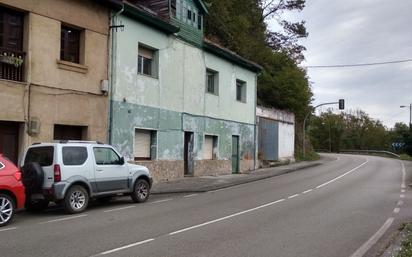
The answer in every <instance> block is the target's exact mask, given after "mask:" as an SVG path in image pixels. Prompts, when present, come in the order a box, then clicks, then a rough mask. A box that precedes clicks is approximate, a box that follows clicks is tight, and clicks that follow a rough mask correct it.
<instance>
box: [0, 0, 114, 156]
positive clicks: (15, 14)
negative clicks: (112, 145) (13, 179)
mask: <svg viewBox="0 0 412 257" xmlns="http://www.w3.org/2000/svg"><path fill="white" fill-rule="evenodd" d="M109 17H110V16H109V9H108V8H107V7H105V6H102V5H100V4H97V3H95V2H94V1H89V0H31V1H27V0H0V103H1V104H0V152H2V153H4V154H5V155H6V156H7V157H9V158H10V159H11V160H13V161H14V162H17V160H18V159H19V156H20V155H21V153H22V151H23V149H24V148H25V147H26V146H28V145H30V144H32V143H34V142H40V141H52V140H60V139H79V140H80V139H81V140H101V141H106V138H107V119H108V118H107V117H108V98H107V96H106V93H105V92H106V91H107V90H106V89H107V84H108V83H107V76H108V70H107V69H108V68H107V67H108V61H107V60H108V32H109Z"/></svg>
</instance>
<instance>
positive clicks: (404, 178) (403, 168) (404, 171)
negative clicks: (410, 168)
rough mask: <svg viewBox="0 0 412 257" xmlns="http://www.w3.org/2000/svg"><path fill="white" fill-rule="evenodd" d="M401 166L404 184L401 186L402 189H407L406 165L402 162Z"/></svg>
mask: <svg viewBox="0 0 412 257" xmlns="http://www.w3.org/2000/svg"><path fill="white" fill-rule="evenodd" d="M401 166H402V184H401V188H402V189H406V185H405V180H406V169H405V164H403V162H401Z"/></svg>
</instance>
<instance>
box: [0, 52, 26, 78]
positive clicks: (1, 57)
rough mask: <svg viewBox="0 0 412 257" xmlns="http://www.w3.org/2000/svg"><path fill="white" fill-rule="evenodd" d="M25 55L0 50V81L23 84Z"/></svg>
mask: <svg viewBox="0 0 412 257" xmlns="http://www.w3.org/2000/svg"><path fill="white" fill-rule="evenodd" d="M25 55H26V54H25V53H24V52H21V51H15V50H8V49H5V48H0V79H6V80H13V81H19V82H23V80H24V64H25Z"/></svg>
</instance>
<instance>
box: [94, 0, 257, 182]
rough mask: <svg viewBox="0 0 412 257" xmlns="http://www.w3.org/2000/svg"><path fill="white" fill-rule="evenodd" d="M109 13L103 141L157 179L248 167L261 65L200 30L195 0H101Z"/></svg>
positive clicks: (200, 10) (252, 161) (199, 5)
mask: <svg viewBox="0 0 412 257" xmlns="http://www.w3.org/2000/svg"><path fill="white" fill-rule="evenodd" d="M100 2H102V3H106V5H107V6H110V7H111V8H113V13H112V17H113V18H112V19H111V28H112V30H111V31H112V33H111V36H112V37H111V44H112V48H111V49H112V51H111V53H110V56H111V59H110V60H111V61H110V63H111V65H110V66H111V68H110V71H111V74H110V76H109V77H110V83H109V84H110V85H111V94H110V114H111V115H110V119H109V120H110V121H109V131H110V142H111V143H112V144H113V145H114V146H115V147H116V148H118V149H119V150H120V151H121V152H122V153H123V154H124V155H125V156H126V157H128V158H129V159H130V160H131V161H135V162H136V163H140V164H143V165H145V166H147V167H148V168H149V169H150V170H151V172H152V173H153V174H154V177H155V179H156V180H160V179H170V178H178V177H183V176H187V175H189V176H199V175H215V174H230V173H232V172H234V173H236V172H245V171H249V170H253V169H255V167H256V165H257V163H256V153H257V143H256V142H257V131H256V126H255V124H256V118H255V117H256V115H255V112H256V84H257V74H258V73H259V72H260V70H261V67H260V66H258V65H257V64H254V63H252V62H250V61H248V60H246V59H244V58H242V57H241V56H239V55H237V54H236V53H234V52H231V51H229V50H228V49H225V48H223V47H221V46H219V45H217V44H215V43H213V42H211V41H208V40H207V39H205V38H204V35H203V32H204V27H203V20H204V17H205V16H206V15H207V14H208V11H207V8H206V6H205V4H204V3H203V2H202V1H200V0H152V1H148V0H146V1H145V0H134V1H131V0H130V1H115V0H108V1H105V0H101V1H100Z"/></svg>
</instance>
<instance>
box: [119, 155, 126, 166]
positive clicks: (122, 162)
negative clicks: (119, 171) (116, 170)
mask: <svg viewBox="0 0 412 257" xmlns="http://www.w3.org/2000/svg"><path fill="white" fill-rule="evenodd" d="M119 164H120V165H124V164H125V160H124V157H123V156H122V157H120V161H119Z"/></svg>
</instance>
